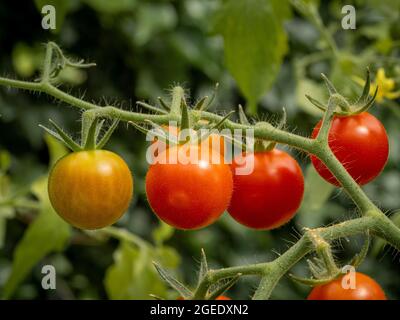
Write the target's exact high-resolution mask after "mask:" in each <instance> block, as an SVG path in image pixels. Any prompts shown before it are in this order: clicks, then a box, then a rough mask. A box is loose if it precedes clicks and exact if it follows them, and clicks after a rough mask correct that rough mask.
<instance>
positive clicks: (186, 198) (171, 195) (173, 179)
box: [146, 145, 232, 229]
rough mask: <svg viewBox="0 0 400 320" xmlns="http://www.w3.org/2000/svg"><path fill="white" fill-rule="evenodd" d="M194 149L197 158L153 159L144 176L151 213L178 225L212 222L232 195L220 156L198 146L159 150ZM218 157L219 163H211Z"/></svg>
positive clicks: (191, 226)
mask: <svg viewBox="0 0 400 320" xmlns="http://www.w3.org/2000/svg"><path fill="white" fill-rule="evenodd" d="M188 152H193V153H194V154H195V153H198V154H199V155H200V156H199V159H198V161H188V162H187V163H182V162H180V161H178V162H176V161H175V163H173V161H171V162H169V161H167V162H166V163H155V164H152V165H151V166H150V168H149V171H148V173H147V176H146V193H147V198H148V201H149V203H150V206H151V208H152V209H153V211H154V212H155V214H156V215H157V216H158V217H159V218H160V219H161V220H163V221H165V222H166V223H168V224H170V225H171V226H174V227H176V228H178V229H199V228H202V227H205V226H207V225H209V224H211V223H213V222H214V221H215V220H216V219H218V218H219V216H220V215H221V214H222V213H223V212H224V210H225V209H226V208H227V206H228V204H229V200H230V198H231V195H232V173H231V171H230V167H229V165H227V164H224V160H223V157H222V156H221V154H219V153H217V152H216V151H214V150H212V149H208V152H209V153H208V154H205V153H202V152H201V148H200V147H199V146H197V145H196V146H195V145H190V146H189V147H187V146H185V145H183V146H174V147H170V148H168V149H167V150H165V151H164V152H162V153H160V155H159V157H160V158H164V157H165V159H169V157H170V153H172V154H178V153H179V154H180V155H184V156H187V153H188ZM216 161H218V162H219V163H215V162H216Z"/></svg>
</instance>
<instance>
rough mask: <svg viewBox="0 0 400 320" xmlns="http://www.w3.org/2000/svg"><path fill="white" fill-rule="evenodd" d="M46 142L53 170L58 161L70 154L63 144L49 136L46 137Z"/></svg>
mask: <svg viewBox="0 0 400 320" xmlns="http://www.w3.org/2000/svg"><path fill="white" fill-rule="evenodd" d="M44 140H45V141H46V144H47V148H48V149H49V155H50V168H51V167H52V166H53V165H54V164H55V163H56V162H57V160H58V159H60V158H62V157H63V156H65V155H66V154H67V153H68V150H67V148H66V147H65V146H64V144H63V143H61V142H59V141H58V140H57V139H55V138H53V137H52V136H51V135H49V134H46V135H45V136H44Z"/></svg>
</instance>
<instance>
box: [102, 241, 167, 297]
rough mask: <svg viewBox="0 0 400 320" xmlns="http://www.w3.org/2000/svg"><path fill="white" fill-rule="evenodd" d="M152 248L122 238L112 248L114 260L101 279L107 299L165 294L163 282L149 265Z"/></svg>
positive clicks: (152, 256)
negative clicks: (138, 245)
mask: <svg viewBox="0 0 400 320" xmlns="http://www.w3.org/2000/svg"><path fill="white" fill-rule="evenodd" d="M153 259H154V252H153V250H152V249H151V248H149V247H140V248H137V247H134V246H132V245H130V244H129V243H128V242H125V241H122V242H121V243H120V245H119V247H118V249H117V250H116V251H115V252H114V264H113V265H111V266H110V267H109V268H108V270H107V272H106V277H105V279H104V284H105V287H106V291H107V294H108V297H109V298H110V299H151V297H150V295H149V294H150V293H151V294H155V295H157V296H164V295H165V294H166V290H167V288H166V285H165V284H164V282H163V281H162V280H161V279H160V277H159V276H158V274H157V272H156V271H155V269H154V268H153V266H152V260H153Z"/></svg>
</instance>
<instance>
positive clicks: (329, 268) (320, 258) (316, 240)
mask: <svg viewBox="0 0 400 320" xmlns="http://www.w3.org/2000/svg"><path fill="white" fill-rule="evenodd" d="M307 232H308V233H307V234H308V235H309V239H310V240H311V242H312V243H313V246H314V248H315V251H316V253H317V257H314V258H313V259H312V260H311V259H308V260H307V264H308V267H309V269H310V272H311V275H312V277H311V278H302V277H298V276H295V275H293V274H289V276H290V278H291V279H292V280H294V281H296V282H298V283H301V284H304V285H307V286H311V287H316V286H321V285H324V284H327V283H330V282H332V281H334V280H336V279H338V278H339V277H342V276H343V271H342V270H344V268H343V267H342V268H339V267H337V265H336V263H335V261H334V258H333V255H332V250H331V247H330V244H329V243H328V242H326V241H325V240H324V239H323V238H322V237H321V236H320V235H319V234H318V232H317V231H316V230H310V229H307ZM369 245H370V235H369V232H367V233H366V238H365V241H364V243H363V246H362V248H361V250H360V252H359V253H358V254H356V255H355V256H354V257H353V258H352V259H351V260H350V261H349V262H348V263H346V264H345V266H347V267H351V268H352V269H354V270H355V269H356V268H357V267H358V266H359V265H360V264H361V263H362V262H363V261H364V259H365V257H366V255H367V253H368V249H369Z"/></svg>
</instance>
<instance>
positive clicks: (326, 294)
mask: <svg viewBox="0 0 400 320" xmlns="http://www.w3.org/2000/svg"><path fill="white" fill-rule="evenodd" d="M352 276H353V275H352V274H351V273H348V274H346V275H344V276H342V277H339V278H337V279H335V280H333V281H332V282H329V283H326V284H324V285H321V286H317V287H315V288H313V289H312V290H311V292H310V294H309V296H308V298H307V299H308V300H386V296H385V293H384V292H383V290H382V288H381V287H380V285H379V284H378V283H377V282H376V281H375V280H374V279H372V278H370V277H369V276H367V275H365V274H363V273H361V272H356V273H355V274H354V276H355V281H354V284H355V288H354V289H352V288H348V289H345V288H344V286H343V285H342V283H346V282H347V283H349V277H352Z"/></svg>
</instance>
